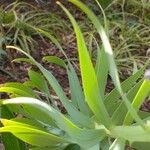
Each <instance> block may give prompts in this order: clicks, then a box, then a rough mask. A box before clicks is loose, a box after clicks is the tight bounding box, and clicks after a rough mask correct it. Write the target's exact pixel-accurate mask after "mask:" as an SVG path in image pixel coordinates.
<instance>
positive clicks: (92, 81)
mask: <svg viewBox="0 0 150 150" xmlns="http://www.w3.org/2000/svg"><path fill="white" fill-rule="evenodd" d="M58 4H59V5H60V6H61V7H62V9H63V10H64V11H65V12H66V14H67V15H68V17H69V19H70V21H71V22H72V25H73V27H74V30H75V33H76V38H77V45H78V53H79V60H80V69H81V77H82V84H83V90H84V94H85V99H86V101H87V103H88V105H89V107H90V108H91V110H92V111H93V113H94V114H95V115H96V117H97V119H98V120H99V121H100V122H101V123H103V124H104V125H105V126H106V127H110V126H111V123H110V117H109V115H108V113H107V111H106V108H105V105H104V103H103V100H102V97H101V95H100V93H99V86H98V82H97V78H96V74H95V70H94V67H93V65H92V62H91V59H90V56H89V53H88V50H87V47H86V43H85V41H84V37H83V35H82V33H81V30H80V27H79V26H78V24H77V23H76V21H75V19H74V18H73V16H72V15H71V14H70V13H69V11H68V10H67V9H66V8H65V7H63V5H61V4H60V3H58ZM87 66H88V67H87ZM89 73H90V75H89Z"/></svg>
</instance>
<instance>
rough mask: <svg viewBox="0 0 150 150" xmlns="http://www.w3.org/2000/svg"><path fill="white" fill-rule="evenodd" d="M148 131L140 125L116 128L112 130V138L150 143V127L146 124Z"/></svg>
mask: <svg viewBox="0 0 150 150" xmlns="http://www.w3.org/2000/svg"><path fill="white" fill-rule="evenodd" d="M145 126H146V129H144V128H142V127H141V126H139V125H135V126H116V127H113V128H112V130H111V134H112V136H114V137H116V138H122V139H125V140H127V141H129V142H130V143H132V142H150V125H149V124H145Z"/></svg>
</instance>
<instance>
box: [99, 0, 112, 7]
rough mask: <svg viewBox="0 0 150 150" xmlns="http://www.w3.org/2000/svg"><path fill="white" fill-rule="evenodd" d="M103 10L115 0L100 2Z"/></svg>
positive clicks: (100, 0)
mask: <svg viewBox="0 0 150 150" xmlns="http://www.w3.org/2000/svg"><path fill="white" fill-rule="evenodd" d="M98 1H99V3H100V4H101V5H102V7H103V8H106V7H107V6H108V5H110V4H111V3H112V1H113V0H98Z"/></svg>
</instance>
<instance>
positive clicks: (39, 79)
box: [28, 69, 52, 102]
mask: <svg viewBox="0 0 150 150" xmlns="http://www.w3.org/2000/svg"><path fill="white" fill-rule="evenodd" d="M28 75H29V78H30V81H31V82H32V83H31V84H33V85H34V86H35V87H36V88H37V89H39V90H40V91H42V92H43V93H44V94H46V96H47V97H48V98H49V100H52V98H51V95H50V92H49V88H48V84H47V82H46V80H45V78H44V77H43V76H42V75H41V74H40V73H38V72H35V71H33V70H31V69H30V70H29V71H28ZM41 83H42V84H41ZM50 102H51V101H50Z"/></svg>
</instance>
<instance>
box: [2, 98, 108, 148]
mask: <svg viewBox="0 0 150 150" xmlns="http://www.w3.org/2000/svg"><path fill="white" fill-rule="evenodd" d="M1 104H2V105H13V104H14V105H17V104H20V105H21V106H22V107H24V109H27V110H28V111H29V110H30V115H32V116H33V114H32V113H34V109H37V110H38V111H39V114H41V115H42V116H44V117H43V118H46V117H47V116H49V119H51V118H52V119H53V120H55V122H56V124H57V126H58V127H59V128H60V129H62V130H63V131H65V132H66V134H68V135H69V139H68V141H71V142H74V143H78V144H80V145H81V146H82V147H92V146H94V145H95V144H97V143H98V142H99V141H101V140H102V139H103V138H104V137H105V136H106V129H105V127H104V126H99V127H98V129H96V130H93V129H81V128H79V127H77V126H76V125H75V124H73V123H72V122H71V121H70V120H69V119H67V118H66V117H65V116H64V115H62V114H61V113H60V112H58V111H57V110H55V109H54V108H52V107H50V106H48V105H47V104H46V103H43V102H41V101H39V100H37V99H34V98H25V97H21V98H13V99H9V100H4V101H2V102H1ZM25 106H26V107H25ZM27 106H28V107H30V109H29V108H28V107H27ZM36 113H37V112H36ZM39 114H35V113H34V115H35V117H34V118H36V115H38V116H39ZM46 119H48V117H47V118H46ZM39 121H43V120H42V118H40V117H39ZM47 123H48V120H47ZM16 124H17V123H16ZM18 125H20V124H17V126H18ZM28 126H30V125H26V127H28ZM13 127H14V125H13ZM15 128H16V127H15ZM19 129H20V130H22V129H21V128H19ZM6 130H7V129H6ZM6 130H5V131H6ZM8 130H11V129H10V128H9V129H8ZM20 130H19V132H20Z"/></svg>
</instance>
